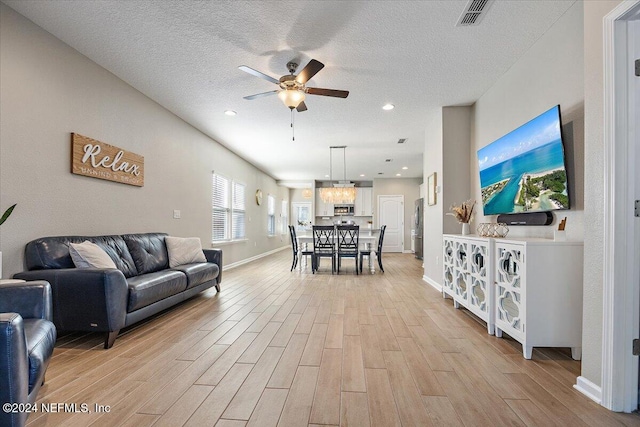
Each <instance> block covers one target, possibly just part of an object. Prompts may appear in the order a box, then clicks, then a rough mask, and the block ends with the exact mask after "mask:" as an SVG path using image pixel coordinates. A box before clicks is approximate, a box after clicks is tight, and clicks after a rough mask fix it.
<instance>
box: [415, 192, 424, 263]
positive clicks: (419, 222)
mask: <svg viewBox="0 0 640 427" xmlns="http://www.w3.org/2000/svg"><path fill="white" fill-rule="evenodd" d="M413 217H414V220H413V221H414V224H413V226H414V228H415V230H416V237H415V241H416V258H418V259H422V251H423V249H424V245H423V243H422V239H423V232H424V230H423V222H424V199H418V200H416V203H415V210H414V212H413Z"/></svg>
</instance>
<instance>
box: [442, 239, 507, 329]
mask: <svg viewBox="0 0 640 427" xmlns="http://www.w3.org/2000/svg"><path fill="white" fill-rule="evenodd" d="M443 246H444V251H443V265H444V277H443V279H444V280H443V283H444V285H443V287H442V290H443V297H445V298H446V296H447V295H449V296H450V297H452V298H453V301H454V303H453V305H454V307H455V308H459V307H460V306H461V305H462V306H463V307H465V308H466V309H467V310H469V311H471V312H472V313H473V314H475V315H476V316H478V317H479V318H480V319H482V320H484V321H485V322H486V323H487V332H488V333H489V334H491V335H493V333H494V313H495V310H494V308H493V304H494V297H493V291H494V287H493V276H492V272H493V269H492V268H491V258H492V255H491V254H492V248H493V239H488V238H481V237H469V236H457V235H452V234H445V235H444V236H443Z"/></svg>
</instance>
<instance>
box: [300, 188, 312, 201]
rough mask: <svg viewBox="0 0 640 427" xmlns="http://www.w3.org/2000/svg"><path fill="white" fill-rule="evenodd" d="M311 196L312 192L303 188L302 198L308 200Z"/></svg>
mask: <svg viewBox="0 0 640 427" xmlns="http://www.w3.org/2000/svg"><path fill="white" fill-rule="evenodd" d="M311 196H313V191H311V189H310V188H305V189H303V190H302V197H303V198H305V199H310V198H311Z"/></svg>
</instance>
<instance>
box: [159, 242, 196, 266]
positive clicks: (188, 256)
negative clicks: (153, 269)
mask: <svg viewBox="0 0 640 427" xmlns="http://www.w3.org/2000/svg"><path fill="white" fill-rule="evenodd" d="M164 241H165V243H166V244H167V253H168V254H169V267H171V268H173V267H177V266H179V265H184V264H191V263H193V262H207V258H205V256H204V252H202V244H201V243H200V239H199V238H198V237H172V236H167V237H165V238H164Z"/></svg>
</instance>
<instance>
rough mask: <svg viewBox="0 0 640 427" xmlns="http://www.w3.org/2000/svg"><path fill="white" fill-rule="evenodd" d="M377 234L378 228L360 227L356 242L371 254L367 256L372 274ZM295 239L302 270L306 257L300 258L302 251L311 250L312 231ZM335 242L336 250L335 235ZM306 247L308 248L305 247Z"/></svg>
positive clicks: (378, 232) (336, 239)
mask: <svg viewBox="0 0 640 427" xmlns="http://www.w3.org/2000/svg"><path fill="white" fill-rule="evenodd" d="M379 236H380V229H379V228H361V229H360V233H359V235H358V244H359V245H360V248H361V249H364V250H370V251H371V255H370V256H369V257H368V258H369V270H370V271H371V274H374V273H375V272H376V270H375V262H373V261H374V258H375V257H376V256H377V254H376V251H377V250H378V247H377V243H378V237H379ZM296 239H297V240H298V251H299V252H298V257H299V259H300V260H301V261H302V262H300V271H302V269H303V268H304V267H305V266H306V263H307V260H306V258H305V259H304V260H302V251H306V250H313V232H312V231H311V230H309V232H305V233H302V234H298V235H297V236H296ZM335 242H336V250H337V245H338V237H337V235H336V238H335ZM307 248H310V249H307ZM303 264H304V265H303Z"/></svg>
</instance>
